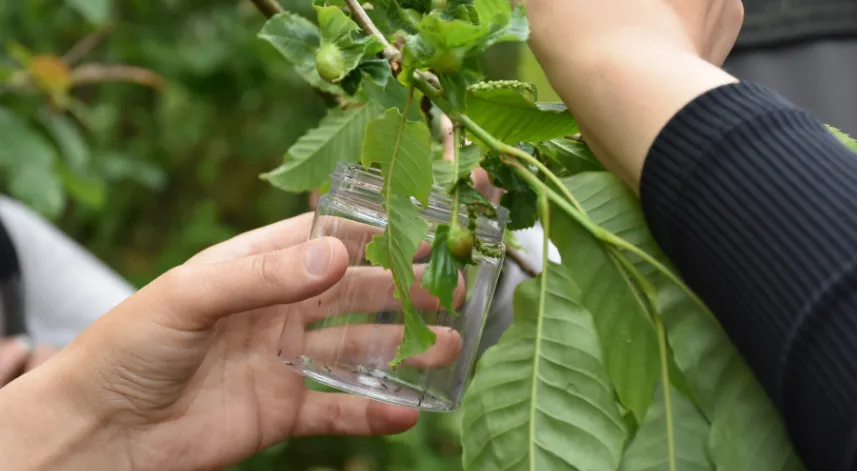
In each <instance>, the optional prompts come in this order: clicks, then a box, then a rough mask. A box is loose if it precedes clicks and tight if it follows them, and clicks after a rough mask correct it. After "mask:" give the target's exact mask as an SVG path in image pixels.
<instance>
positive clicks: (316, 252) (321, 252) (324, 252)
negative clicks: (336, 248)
mask: <svg viewBox="0 0 857 471" xmlns="http://www.w3.org/2000/svg"><path fill="white" fill-rule="evenodd" d="M304 265H306V269H307V271H308V272H309V273H310V274H311V275H316V276H321V275H324V274H325V272H327V266H328V265H330V242H328V241H326V240H316V241H313V242H310V243H309V247H307V249H306V252H305V253H304Z"/></svg>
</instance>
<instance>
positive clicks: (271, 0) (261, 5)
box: [250, 0, 286, 18]
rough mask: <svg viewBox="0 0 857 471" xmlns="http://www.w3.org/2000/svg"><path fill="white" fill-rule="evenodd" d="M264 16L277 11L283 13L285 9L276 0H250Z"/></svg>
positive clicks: (271, 14) (274, 13)
mask: <svg viewBox="0 0 857 471" xmlns="http://www.w3.org/2000/svg"><path fill="white" fill-rule="evenodd" d="M250 1H251V2H253V5H256V9H258V10H259V11H260V12H261V13H262V14H263V15H265V17H266V18H270V17H272V16H274V15H276V14H279V13H285V11H286V10H284V9H283V7H281V6H280V4H279V3H277V2H276V0H250Z"/></svg>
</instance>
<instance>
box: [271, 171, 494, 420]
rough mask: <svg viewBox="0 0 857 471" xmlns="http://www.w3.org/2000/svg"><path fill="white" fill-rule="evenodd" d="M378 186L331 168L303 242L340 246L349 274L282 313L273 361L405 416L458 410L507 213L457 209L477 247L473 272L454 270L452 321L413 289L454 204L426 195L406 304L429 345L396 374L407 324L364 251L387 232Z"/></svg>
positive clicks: (389, 285)
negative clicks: (329, 241) (404, 410)
mask: <svg viewBox="0 0 857 471" xmlns="http://www.w3.org/2000/svg"><path fill="white" fill-rule="evenodd" d="M382 185H383V178H382V177H381V175H380V173H379V172H377V171H375V170H373V169H365V168H363V167H361V166H358V165H354V164H348V163H340V164H338V165H337V168H336V171H335V172H334V173H333V174H332V175H331V187H330V191H329V192H328V193H327V194H325V195H323V196H322V197H321V198H320V199H319V202H318V208H317V209H316V213H315V218H314V221H313V226H312V230H311V232H310V238H318V237H335V238H337V239H339V240H341V241H342V242H343V244H344V245H345V247H346V249H347V250H348V256H349V266H348V269H347V270H346V272H345V275H344V276H343V278H342V279H341V280H340V281H339V282H338V283H337V284H336V285H334V286H333V287H331V288H330V289H329V290H327V291H326V292H324V293H322V294H320V295H318V296H316V297H314V298H311V299H308V300H306V301H304V302H302V303H298V304H295V305H292V306H290V307H289V308H288V309H289V313H288V314H287V316H286V321H285V324H284V326H283V331H282V335H281V337H280V350H279V352H278V356H279V358H280V359H281V361H282V362H283V363H284V364H285V365H286V366H288V367H289V368H291V369H292V370H295V371H297V372H299V373H301V374H303V375H305V376H306V377H309V378H311V379H313V380H315V381H318V382H320V383H322V384H325V385H327V386H330V387H332V388H334V389H338V390H341V391H345V392H350V393H354V394H358V395H362V396H366V397H369V398H372V399H375V400H379V401H383V402H387V403H390V404H396V405H400V406H405V407H413V408H419V409H423V410H427V411H438V412H443V411H452V410H455V409H457V408H458V407H459V406H460V405H461V399H462V396H463V395H464V390H465V388H466V385H467V384H468V380H469V379H470V377H471V374H472V369H473V366H474V362H475V359H476V354H477V347H478V345H479V339H480V337H481V334H482V329H483V327H484V324H485V320H486V317H487V314H488V312H489V308H490V305H491V299H492V298H493V296H494V290H495V288H496V285H497V279H498V277H499V275H500V270H501V268H502V265H503V259H504V256H505V246H504V245H503V234H504V231H505V227H506V223H507V221H508V211H506V210H505V209H503V208H494V209H495V210H494V212H495V213H496V217H493V218H487V217H483V216H478V217H474V219H475V224H474V223H472V222H471V221H470V219H468V211H466V208H465V207H464V206H462V207H461V208H458V209H459V216H458V220H459V222H460V224H462V225H465V226H466V225H469V226H470V227H471V228H473V227H474V226H475V230H474V233H475V237H476V238H477V239H478V240H479V248H480V250H477V249H476V248H475V247H474V249H473V251H472V254H471V263H469V264H466V265H463V268H461V269H459V283H458V286H457V287H456V288H455V290H454V293H453V299H454V301H453V304H454V306H453V307H454V312H447V310H446V309H444V308H443V307H442V306H441V302H440V301H439V300H438V299H437V298H436V297H435V296H433V295H431V294H430V293H429V292H428V291H427V290H426V289H425V288H423V287H421V285H420V281H421V276H422V274H423V272H424V270H425V268H426V266H427V265H428V263H429V262H430V260H431V254H432V250H431V243H432V240H433V239H434V236H435V229H436V228H437V227H438V226H439V225H441V224H448V223H449V221H450V217H451V214H452V213H451V205H452V200H451V198H450V197H449V196H448V195H447V194H446V193H445V192H444V191H443V190H442V189H440V188H435V189H434V190H433V191H432V193H431V195H430V198H429V204H428V206H427V207H421V208H420V209H421V216H422V217H423V218H424V219H425V220H426V221H427V222H428V223H429V227H430V229H429V231H428V233H427V234H426V235H425V238H424V240H423V242H422V243H421V244H420V246H419V247H418V249H417V253H416V255H415V257H414V259H413V273H414V278H415V281H414V282H413V285H412V286H411V290H410V300H411V302H412V304H413V305H414V307H415V308H416V310H417V312H418V314H419V316H420V317H422V320H423V322H424V323H425V324H426V325H427V326H428V328H429V329H431V331H432V332H433V333H434V334H435V336H436V341H435V343H434V345H432V346H431V347H429V348H428V349H427V350H426V351H424V352H422V353H420V354H418V355H414V356H412V357H410V358H407V359H406V360H404V361H403V362H402V363H400V364H398V365H396V366H395V367H393V366H391V360H393V358H394V357H395V356H396V350H397V348H398V347H399V344H400V343H401V342H402V339H403V335H404V329H405V315H404V313H403V312H402V309H401V301H400V300H398V299H396V297H395V296H394V285H393V278H392V274H391V273H390V271H388V270H386V269H384V268H382V267H379V266H373V265H372V264H371V263H370V262H369V261H368V260H367V258H366V246H367V245H369V244H370V243H371V242H372V239H373V237H374V236H377V235H381V234H383V233H384V230H385V228H386V225H387V217H386V214H385V212H384V210H383V208H382V197H381V187H382ZM414 204H416V205H418V206H419V203H416V202H414Z"/></svg>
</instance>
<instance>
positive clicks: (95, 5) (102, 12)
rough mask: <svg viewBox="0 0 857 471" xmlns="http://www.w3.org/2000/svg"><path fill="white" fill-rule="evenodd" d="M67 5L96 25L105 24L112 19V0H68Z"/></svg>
mask: <svg viewBox="0 0 857 471" xmlns="http://www.w3.org/2000/svg"><path fill="white" fill-rule="evenodd" d="M66 3H67V4H68V5H69V6H70V7H72V8H74V9H75V10H76V11H77V12H78V13H80V15H81V16H83V17H84V18H85V19H86V21H89V22H90V23H92V24H94V25H101V24H104V23H105V22H106V21H107V20H108V19H109V18H110V7H111V5H110V0H66Z"/></svg>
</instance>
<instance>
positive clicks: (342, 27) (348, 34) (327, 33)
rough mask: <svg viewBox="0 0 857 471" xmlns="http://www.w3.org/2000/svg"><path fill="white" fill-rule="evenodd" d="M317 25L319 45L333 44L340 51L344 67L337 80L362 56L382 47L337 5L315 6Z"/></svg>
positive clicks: (343, 76) (353, 66)
mask: <svg viewBox="0 0 857 471" xmlns="http://www.w3.org/2000/svg"><path fill="white" fill-rule="evenodd" d="M315 11H316V13H317V14H318V25H319V30H320V32H321V45H322V46H323V45H325V44H335V45H336V47H337V48H338V49H339V50H340V51H341V52H342V57H343V58H344V68H343V71H342V73H341V74H340V76H339V77H337V78H335V79H334V82H338V81H340V80H342V79H343V78H345V77H346V76H347V75H348V74H349V73H350V72H351V71H352V70H354V69H356V68H357V66H358V65H359V64H360V61H361V60H362V59H363V56H364V55H366V56H369V57H371V56H373V55H374V54H376V53H378V52H380V51H381V50H382V49H383V46H382V45H381V43H380V42H379V41H378V40H377V39H375V38H374V37H372V36H366V35H364V34H363V32H362V30H361V29H360V26H358V25H357V23H355V22H354V21H352V20H351V18H349V17H348V15H346V14H345V13H344V12H343V11H342V9H341V8H340V7H337V6H327V7H323V6H316V7H315Z"/></svg>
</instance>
